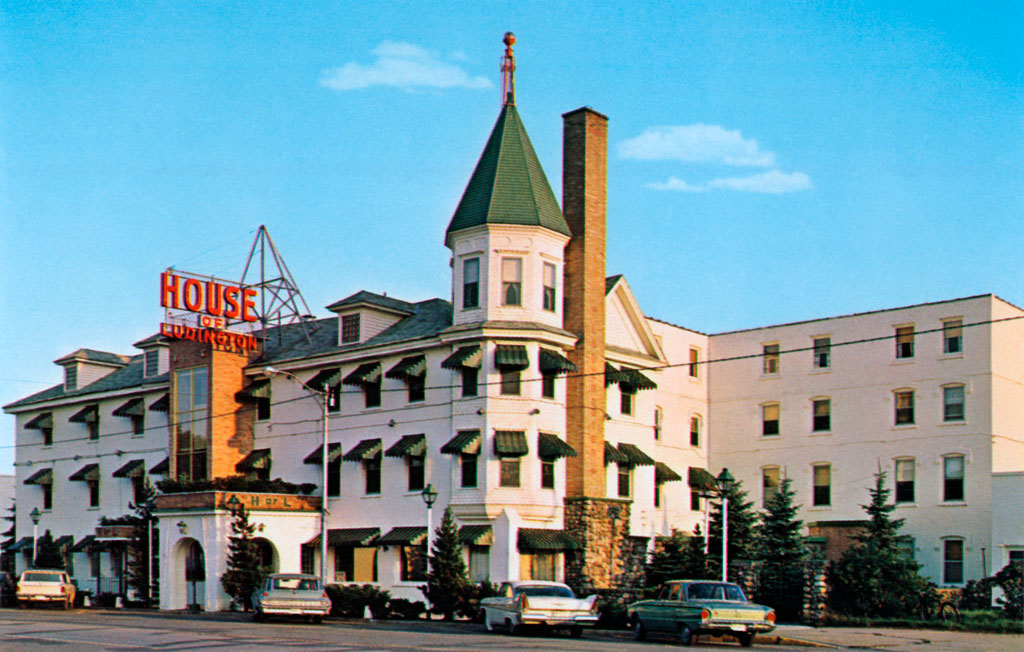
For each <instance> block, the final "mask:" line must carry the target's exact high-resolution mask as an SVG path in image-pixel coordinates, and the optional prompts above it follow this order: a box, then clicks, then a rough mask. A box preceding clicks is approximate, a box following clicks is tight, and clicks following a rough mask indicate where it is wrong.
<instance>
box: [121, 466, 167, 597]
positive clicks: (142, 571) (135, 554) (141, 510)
mask: <svg viewBox="0 0 1024 652" xmlns="http://www.w3.org/2000/svg"><path fill="white" fill-rule="evenodd" d="M156 493H157V492H156V488H155V487H154V486H153V483H151V482H150V481H149V477H148V476H147V477H146V479H145V484H144V485H143V487H142V495H140V496H139V499H140V500H139V501H138V504H130V505H129V507H131V508H132V510H133V513H132V514H131V515H130V516H129V517H128V520H129V522H130V523H131V524H132V526H133V528H134V529H133V530H132V538H131V541H129V542H128V551H127V553H128V581H129V582H130V583H131V585H132V587H134V588H135V592H136V594H137V595H138V597H139V598H140V599H146V600H148V599H149V597H150V586H151V584H150V577H149V571H150V563H149V560H150V555H152V558H153V562H154V563H153V564H152V566H153V568H154V570H155V568H156V563H155V561H156V557H157V554H158V552H159V550H160V535H159V533H158V532H157V529H156V523H157V519H156V516H154V515H153V507H154V505H153V499H154V498H155V497H156ZM151 527H152V530H150V528H151ZM151 534H152V540H151V541H148V542H147V537H149V536H150V535H151Z"/></svg>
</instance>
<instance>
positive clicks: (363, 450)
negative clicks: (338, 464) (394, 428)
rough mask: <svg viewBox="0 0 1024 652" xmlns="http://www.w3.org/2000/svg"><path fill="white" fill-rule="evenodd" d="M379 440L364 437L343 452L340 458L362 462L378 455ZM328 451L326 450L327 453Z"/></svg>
mask: <svg viewBox="0 0 1024 652" xmlns="http://www.w3.org/2000/svg"><path fill="white" fill-rule="evenodd" d="M380 448H381V445H380V440H379V439H364V440H363V441H361V442H359V443H358V444H356V445H355V447H353V448H352V450H350V451H349V452H347V453H345V456H344V457H343V458H342V459H343V460H345V461H346V462H362V461H363V460H368V459H370V458H373V457H376V456H378V455H380ZM329 452H330V451H328V453H329Z"/></svg>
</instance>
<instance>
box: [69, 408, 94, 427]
mask: <svg viewBox="0 0 1024 652" xmlns="http://www.w3.org/2000/svg"><path fill="white" fill-rule="evenodd" d="M99 418H100V408H99V406H98V405H86V406H85V407H84V408H82V409H81V410H79V411H78V412H75V413H74V414H72V415H71V417H70V418H69V419H68V421H71V422H72V423H96V422H97V421H98V420H99Z"/></svg>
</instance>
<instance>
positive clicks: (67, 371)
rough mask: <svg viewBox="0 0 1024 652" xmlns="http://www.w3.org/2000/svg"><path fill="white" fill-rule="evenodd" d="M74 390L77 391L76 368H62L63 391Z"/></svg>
mask: <svg viewBox="0 0 1024 652" xmlns="http://www.w3.org/2000/svg"><path fill="white" fill-rule="evenodd" d="M75 389H78V367H77V366H76V365H73V364H72V365H68V366H66V367H64V391H66V392H70V391H72V390H75Z"/></svg>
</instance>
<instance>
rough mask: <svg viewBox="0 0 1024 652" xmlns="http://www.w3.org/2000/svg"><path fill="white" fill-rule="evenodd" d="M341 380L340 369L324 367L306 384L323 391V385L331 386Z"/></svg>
mask: <svg viewBox="0 0 1024 652" xmlns="http://www.w3.org/2000/svg"><path fill="white" fill-rule="evenodd" d="M340 382H341V369H324V370H322V371H320V372H318V373H317V375H315V376H313V377H312V378H310V379H309V382H307V383H306V384H307V385H309V386H310V387H312V388H313V389H318V390H320V391H323V390H324V388H325V387H332V386H334V385H337V384H338V383H340Z"/></svg>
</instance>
